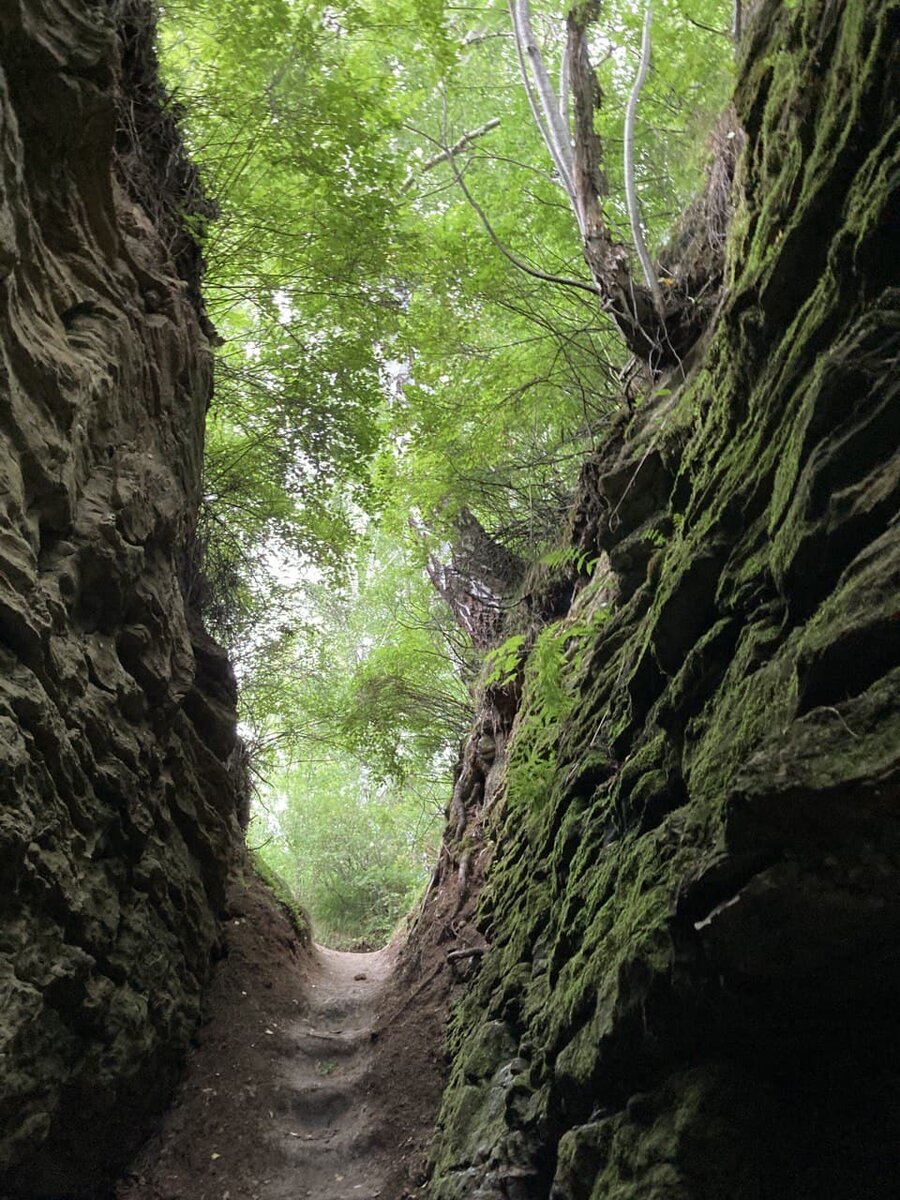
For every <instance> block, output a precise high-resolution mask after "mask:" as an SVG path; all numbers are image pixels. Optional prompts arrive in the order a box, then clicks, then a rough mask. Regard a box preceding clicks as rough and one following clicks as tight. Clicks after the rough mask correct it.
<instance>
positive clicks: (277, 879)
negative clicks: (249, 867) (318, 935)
mask: <svg viewBox="0 0 900 1200" xmlns="http://www.w3.org/2000/svg"><path fill="white" fill-rule="evenodd" d="M250 859H251V862H252V864H253V869H254V871H255V872H256V874H257V875H258V876H259V877H260V879H261V880H262V881H263V883H264V884H265V885H266V887H267V888H268V889H269V891H270V892H271V893H272V895H273V896H274V897H275V899H276V900H277V901H278V903H279V904H280V906H281V908H282V910H283V911H284V913H285V916H286V917H287V918H288V920H289V921H290V923H291V928H292V929H293V930H294V933H296V935H297V937H298V938H299V939H300V941H301V942H302V944H303V945H304V946H305V945H308V944H309V941H310V939H311V936H312V930H311V929H310V925H309V917H308V916H307V914H306V913H305V912H304V910H303V908H302V906H301V905H300V903H299V901H298V900H297V897H296V895H295V894H294V892H293V890H292V889H291V887H290V885H289V884H288V883H287V882H286V881H285V880H284V879H283V878H282V876H281V875H279V873H278V871H277V870H275V868H274V867H273V866H271V865H270V864H269V862H267V861H266V859H265V858H264V857H263V855H261V854H259V853H255V852H253V851H251V854H250Z"/></svg>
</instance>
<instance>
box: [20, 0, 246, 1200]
mask: <svg viewBox="0 0 900 1200" xmlns="http://www.w3.org/2000/svg"><path fill="white" fill-rule="evenodd" d="M151 46H152V9H151V6H150V4H149V3H144V0H116V2H115V3H91V4H82V3H78V4H72V3H68V2H67V0H21V2H19V0H4V3H2V4H0V511H2V519H0V1195H3V1196H14V1197H16V1198H21V1197H31V1196H44V1197H56V1198H59V1197H63V1196H65V1197H67V1198H70V1197H76V1196H81V1195H85V1194H88V1193H90V1194H94V1193H95V1192H96V1193H97V1194H101V1193H103V1186H104V1184H105V1183H106V1182H108V1179H109V1177H110V1176H111V1175H112V1174H114V1173H115V1172H116V1170H117V1168H119V1167H121V1166H122V1165H123V1164H124V1162H125V1161H126V1160H127V1158H128V1156H129V1153H130V1152H131V1151H132V1150H133V1149H134V1146H135V1143H136V1141H137V1140H138V1139H139V1138H140V1136H141V1132H142V1130H143V1129H144V1127H145V1124H144V1123H145V1120H146V1118H147V1117H148V1116H149V1115H151V1114H152V1113H153V1112H154V1111H155V1110H156V1109H158V1108H159V1107H160V1106H161V1105H162V1104H163V1103H164V1102H165V1100H166V1098H167V1096H168V1094H169V1090H170V1088H171V1086H172V1084H173V1082H174V1079H175V1077H176V1074H177V1071H178V1068H179V1063H180V1061H181V1059H182V1057H183V1054H184V1051H185V1049H186V1048H187V1046H188V1044H189V1041H190V1039H191V1037H192V1035H193V1033H194V1030H195V1028H196V1025H197V1021H198V1018H199V1013H200V998H201V992H202V989H203V986H204V984H205V981H206V979H207V977H208V974H209V970H210V964H211V961H212V959H213V957H214V956H215V955H216V953H217V952H218V950H219V947H220V931H219V920H218V917H219V915H220V913H221V911H222V909H223V907H224V896H225V888H224V884H225V878H226V874H227V872H228V865H229V860H230V859H231V858H232V857H233V855H234V853H235V848H236V847H237V846H238V845H240V841H241V839H240V830H239V826H238V820H237V814H236V801H237V797H236V791H235V788H234V786H233V782H232V775H231V773H230V772H229V768H228V760H229V756H230V754H231V751H232V748H233V746H234V744H235V689H234V680H233V677H232V673H231V670H230V667H229V665H228V663H227V661H226V659H225V656H224V654H223V653H222V652H221V650H219V648H218V647H216V646H215V645H214V644H213V643H212V642H211V641H210V640H209V639H208V638H207V637H206V636H205V634H204V633H203V630H202V628H201V627H200V625H199V623H198V622H197V621H196V619H195V618H194V617H193V616H192V614H191V611H190V606H189V604H188V603H187V601H186V600H185V593H186V588H187V585H188V583H189V574H190V573H189V571H188V569H187V568H188V567H189V565H190V556H189V555H188V553H187V551H188V547H189V544H190V539H191V534H192V530H193V525H194V520H195V516H196V508H197V503H198V499H199V493H200V470H201V463H202V457H203V425H204V416H205V412H206V408H207V404H208V400H209V395H210V387H211V364H210V355H209V349H208V342H207V337H206V334H205V333H204V323H203V319H202V313H201V312H200V311H199V309H198V307H197V302H196V289H197V285H198V278H197V273H198V265H199V262H198V260H199V255H198V252H197V250H196V247H195V246H193V243H192V242H191V239H190V238H189V237H187V236H186V234H185V231H184V230H183V229H180V220H179V217H178V212H179V210H180V209H183V208H184V207H185V206H186V205H188V204H190V203H191V197H190V196H189V195H188V194H187V192H186V191H185V190H184V189H185V187H186V186H187V185H188V184H189V183H190V179H191V172H190V168H189V166H188V164H187V163H186V161H185V160H184V158H183V155H182V154H181V152H180V143H179V142H178V139H177V137H176V136H175V134H174V129H173V127H172V122H171V118H170V117H166V114H165V113H164V112H163V110H161V109H160V107H159V87H158V84H157V83H156V80H155V62H154V59H153V55H152V52H151ZM140 179H143V180H144V182H145V183H146V184H147V185H148V187H149V191H142V189H141V188H140V187H138V186H136V183H137V181H139V180H140ZM154 181H155V182H154ZM166 214H167V215H166ZM103 1194H108V1193H103Z"/></svg>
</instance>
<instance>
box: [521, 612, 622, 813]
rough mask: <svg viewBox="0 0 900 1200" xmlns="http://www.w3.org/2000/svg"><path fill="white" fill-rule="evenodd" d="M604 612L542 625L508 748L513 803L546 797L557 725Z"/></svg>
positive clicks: (533, 804)
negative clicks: (516, 724) (515, 726)
mask: <svg viewBox="0 0 900 1200" xmlns="http://www.w3.org/2000/svg"><path fill="white" fill-rule="evenodd" d="M608 617H609V610H608V609H606V608H598V609H595V610H594V611H593V612H592V613H591V615H590V616H589V617H586V618H575V619H572V618H564V619H563V620H562V621H557V622H555V623H554V624H553V625H547V626H545V627H544V628H543V629H542V630H541V632H540V633H539V634H538V636H537V638H536V639H535V642H534V645H533V647H532V648H531V651H530V653H529V655H528V658H527V660H526V663H525V682H524V687H523V695H522V703H521V706H520V709H519V717H518V726H517V731H516V736H515V738H514V739H513V741H512V743H511V746H510V751H509V761H508V765H507V795H508V796H509V798H510V802H511V803H514V804H521V805H523V806H524V807H526V808H538V807H541V806H542V805H543V804H544V803H546V801H547V799H548V796H549V788H550V783H551V780H552V779H553V776H554V771H555V766H556V749H557V745H558V742H559V734H560V728H561V727H562V725H563V724H564V723H565V722H566V721H567V720H568V719H569V717H570V716H571V714H572V712H573V710H574V708H575V706H576V702H577V699H578V696H579V694H580V688H581V685H582V681H583V676H584V672H585V668H586V663H587V655H588V651H589V649H590V647H591V645H592V643H593V640H594V639H595V638H596V635H597V630H598V629H599V628H600V626H602V625H603V624H605V622H606V621H607V619H608Z"/></svg>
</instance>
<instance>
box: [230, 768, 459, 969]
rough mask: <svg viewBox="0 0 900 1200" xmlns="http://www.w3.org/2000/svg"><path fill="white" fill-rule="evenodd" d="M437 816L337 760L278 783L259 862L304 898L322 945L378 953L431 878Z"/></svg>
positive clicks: (255, 829)
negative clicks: (280, 875)
mask: <svg viewBox="0 0 900 1200" xmlns="http://www.w3.org/2000/svg"><path fill="white" fill-rule="evenodd" d="M435 816H436V814H435V813H433V812H430V811H427V810H423V809H422V808H420V807H419V806H418V803H417V801H416V800H415V799H414V798H412V797H411V796H410V795H409V794H406V795H404V794H403V793H402V792H400V791H399V790H398V789H396V788H384V787H379V786H377V785H376V784H374V783H373V781H372V779H371V777H370V776H369V775H368V773H367V772H366V770H365V767H364V766H362V765H361V764H354V763H353V762H352V761H351V760H349V759H341V758H339V757H337V756H335V757H332V758H320V759H318V760H312V761H309V762H306V763H297V764H295V765H294V766H293V767H292V768H291V769H290V770H287V771H285V772H283V773H282V774H281V775H279V776H277V777H275V778H274V779H273V781H272V788H271V790H270V792H269V795H268V798H267V801H266V809H264V810H263V811H261V812H259V813H258V814H257V816H256V817H255V818H254V821H253V823H252V825H251V829H250V837H251V839H252V838H261V837H263V838H265V837H268V838H269V839H271V840H268V841H267V842H266V844H264V845H263V846H262V847H261V849H260V854H261V856H263V857H264V858H265V860H266V861H267V862H268V863H270V864H271V865H272V866H273V867H274V868H275V869H276V870H277V871H279V872H280V873H281V874H283V875H284V877H285V878H286V879H287V880H288V882H289V884H290V886H291V888H292V889H293V890H294V891H295V893H296V894H297V895H298V896H299V897H300V899H301V901H302V903H303V905H304V907H305V908H306V909H307V910H308V911H309V914H310V916H311V917H312V921H313V926H314V929H315V932H316V937H317V939H318V940H320V941H324V942H325V943H327V944H328V945H331V946H337V947H340V948H344V949H353V948H357V949H361V948H366V947H368V948H374V947H376V946H379V945H381V944H383V943H384V942H385V941H387V940H388V938H389V937H390V935H391V933H392V932H393V930H394V928H395V926H396V925H397V923H398V921H399V920H400V918H401V917H402V916H403V915H404V913H405V912H406V911H407V910H408V909H409V908H410V906H411V905H412V903H413V901H414V900H415V897H416V895H417V894H418V892H419V891H420V890H421V888H422V886H423V885H424V883H425V881H426V879H427V877H428V873H429V870H430V867H431V863H432V862H433V858H434V855H435V854H436V849H437V847H436V842H437V839H438V838H439V836H440V830H439V828H438V827H437V825H436V822H435Z"/></svg>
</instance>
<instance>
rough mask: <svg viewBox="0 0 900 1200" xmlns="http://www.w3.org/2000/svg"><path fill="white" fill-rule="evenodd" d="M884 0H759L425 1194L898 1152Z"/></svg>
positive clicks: (891, 303)
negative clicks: (699, 230) (723, 264)
mask: <svg viewBox="0 0 900 1200" xmlns="http://www.w3.org/2000/svg"><path fill="white" fill-rule="evenodd" d="M898 46H900V7H898V5H897V4H896V2H894V0H860V2H859V3H853V4H834V3H831V2H830V0H800V2H798V3H796V4H792V5H781V4H778V3H775V2H774V0H769V2H766V3H763V4H762V5H761V6H760V11H759V13H758V16H757V19H756V22H755V24H754V27H753V30H752V33H751V35H750V39H749V44H748V45H747V46H746V47H745V50H744V68H743V73H742V78H741V81H740V84H739V87H738V92H737V109H738V113H739V115H740V118H741V121H742V123H743V125H744V127H745V129H746V132H747V137H748V144H747V149H746V152H745V154H744V156H743V159H742V162H741V164H740V167H739V177H740V186H741V199H740V203H739V206H738V215H737V218H736V221H735V227H734V228H733V230H732V234H731V241H730V249H729V266H728V297H727V299H726V301H725V304H724V306H723V309H722V312H721V313H720V316H719V319H718V321H717V323H716V326H715V328H714V330H713V332H712V334H711V336H710V338H709V339H708V342H707V345H706V347H705V350H704V352H703V353H702V355H701V356H700V361H699V362H698V364H697V365H696V366H695V367H694V369H693V370H692V372H691V373H690V376H689V378H688V380H687V382H686V384H685V386H684V387H682V388H681V389H680V390H679V391H678V393H677V394H676V395H673V396H668V397H664V398H661V399H658V400H657V401H655V402H654V403H653V404H652V405H650V406H649V407H648V408H646V409H645V410H643V411H642V412H641V413H640V414H639V416H638V417H637V418H635V419H634V420H633V421H632V422H631V424H630V425H629V426H627V427H625V428H623V429H622V430H621V431H620V433H619V434H618V436H617V438H616V439H614V440H613V442H612V443H610V444H609V445H608V446H607V447H606V449H605V450H604V451H603V453H602V455H601V456H600V457H598V458H597V459H596V460H595V461H593V462H592V463H590V464H589V465H588V467H587V468H586V471H585V477H584V482H583V490H582V496H581V501H580V505H579V509H578V512H577V513H576V517H575V523H574V534H575V543H576V545H577V546H578V548H579V549H580V550H582V551H584V552H586V555H587V556H589V557H590V556H595V555H597V554H598V553H599V552H601V551H604V552H605V553H606V554H607V555H608V556H609V562H610V565H611V568H612V571H613V573H614V575H615V577H616V580H617V583H618V601H617V603H616V605H615V606H614V609H613V611H612V613H611V614H610V612H609V610H608V608H607V607H606V606H605V604H604V603H603V602H602V600H601V599H600V595H601V592H602V590H603V589H604V588H607V587H608V580H596V581H593V582H591V583H589V584H588V586H587V587H586V588H585V589H584V590H583V591H582V592H581V593H580V595H579V596H578V599H577V601H576V604H575V606H574V607H573V610H572V612H571V614H570V616H569V617H568V618H566V619H565V621H564V623H563V624H561V625H559V626H558V627H557V632H556V643H555V645H556V651H557V655H558V658H557V663H558V664H559V663H562V667H561V670H562V677H563V679H564V680H565V681H566V687H565V691H566V692H567V693H568V701H567V702H566V703H564V702H563V700H561V699H560V695H561V693H559V691H558V689H557V692H556V693H555V694H553V695H550V694H548V693H549V689H548V687H547V684H546V664H547V662H548V661H549V659H548V655H550V653H551V651H553V647H554V642H553V641H552V639H547V638H545V639H544V640H543V641H542V642H541V643H540V650H541V656H542V657H543V663H544V666H543V668H542V666H541V664H540V663H539V662H537V661H536V658H537V657H540V656H536V655H533V656H532V662H531V663H530V664H529V666H528V667H527V668H526V673H525V683H524V689H523V701H522V706H521V708H520V710H519V714H518V717H517V720H516V726H515V728H514V731H513V737H512V741H511V743H510V746H509V750H508V755H509V756H508V763H507V768H506V771H507V774H506V790H505V796H503V798H502V799H501V800H500V801H498V803H497V805H496V806H495V809H494V821H493V824H492V825H491V824H489V827H488V836H489V838H490V839H491V840H493V841H494V842H495V844H496V846H497V849H496V852H495V857H494V861H493V864H492V867H491V869H490V872H489V875H488V881H487V885H486V890H485V892H484V894H483V897H482V903H481V910H480V929H481V932H482V934H483V936H484V938H485V939H486V940H487V941H488V942H489V943H490V945H491V949H490V950H489V952H488V953H486V954H485V955H484V956H482V957H481V959H480V960H479V961H480V970H479V973H478V976H477V978H476V980H475V981H474V983H473V984H472V985H471V986H470V988H469V991H468V993H467V995H466V997H465V998H464V999H463V1001H462V1002H461V1003H460V1005H459V1006H458V1007H457V1010H456V1015H455V1018H454V1025H453V1034H452V1054H453V1068H452V1075H451V1079H450V1083H449V1086H448V1089H447V1092H446V1095H445V1100H444V1106H443V1112H442V1116H441V1120H440V1126H439V1130H438V1136H437V1140H436V1143H435V1148H434V1153H433V1160H434V1174H433V1178H432V1182H431V1191H430V1194H431V1196H432V1197H433V1198H434V1200H463V1198H469V1197H473V1196H477V1197H481V1198H484V1200H488V1198H490V1200H495V1198H496V1200H499V1198H500V1197H516V1198H519V1200H538V1198H540V1200H546V1197H548V1196H551V1197H552V1198H553V1200H726V1198H727V1200H763V1198H765V1200H775V1198H782V1197H783V1198H784V1200H787V1198H788V1197H790V1198H791V1200H813V1198H814V1197H816V1198H818V1197H823V1196H828V1197H829V1200H862V1198H863V1197H872V1196H881V1195H889V1194H892V1193H893V1192H894V1191H896V1180H897V1170H898V1157H897V1147H898V1145H900V1038H898V1034H897V1029H896V1020H895V1014H896V1007H897V1000H898V990H900V887H898V881H900V620H898V601H897V597H898V594H900V538H898V528H897V512H898V490H900V488H898V484H900V457H898V454H897V446H898V433H900V404H898V395H897V382H896V381H897V355H898V350H900V304H898V301H900V293H898V291H897V289H896V287H895V286H894V285H895V284H896V269H897V263H898V261H900V221H898V220H897V216H898V213H897V196H896V190H897V187H898V181H900V169H898V161H897V153H898V145H900V138H898V131H900V126H898V100H900V95H898V91H897V87H896V80H897V78H898V65H900V64H898V58H897V56H898Z"/></svg>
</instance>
